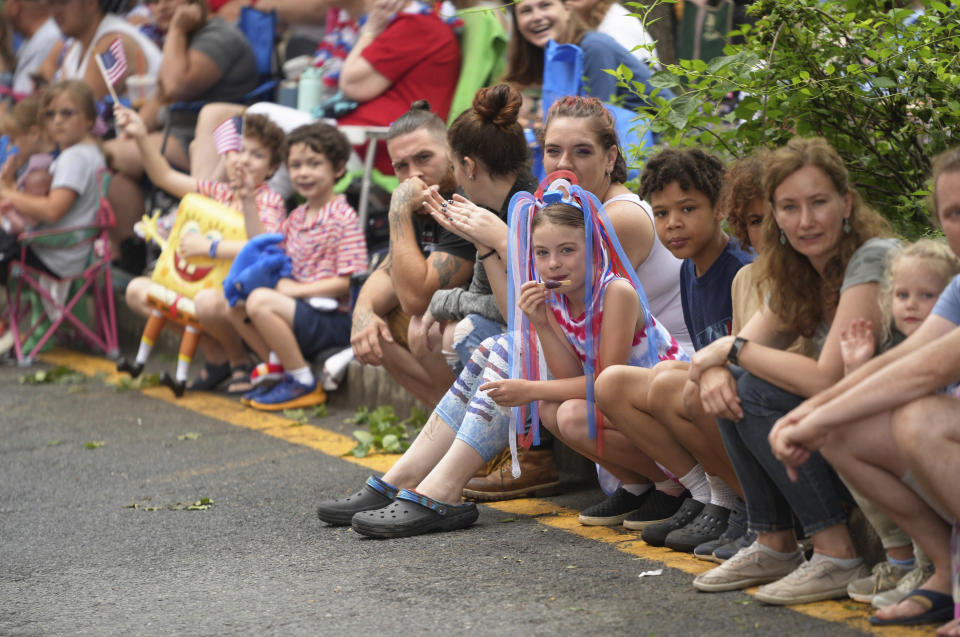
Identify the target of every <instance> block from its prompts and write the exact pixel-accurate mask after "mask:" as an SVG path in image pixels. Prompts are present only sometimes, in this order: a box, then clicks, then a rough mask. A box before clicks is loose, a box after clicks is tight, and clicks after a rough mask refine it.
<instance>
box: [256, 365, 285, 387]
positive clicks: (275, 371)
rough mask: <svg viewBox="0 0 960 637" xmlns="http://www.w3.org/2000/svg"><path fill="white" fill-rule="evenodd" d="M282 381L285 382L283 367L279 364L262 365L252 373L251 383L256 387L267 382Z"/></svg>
mask: <svg viewBox="0 0 960 637" xmlns="http://www.w3.org/2000/svg"><path fill="white" fill-rule="evenodd" d="M281 380H283V365H280V364H278V363H260V364H259V365H257V366H256V367H254V368H253V371H252V372H250V383H251V384H252V385H253V386H254V387H256V386H258V385H260V384H261V383H265V382H267V381H275V382H278V381H281ZM248 393H249V392H248Z"/></svg>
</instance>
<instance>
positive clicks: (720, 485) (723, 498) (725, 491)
mask: <svg viewBox="0 0 960 637" xmlns="http://www.w3.org/2000/svg"><path fill="white" fill-rule="evenodd" d="M707 482H709V483H710V504H715V505H717V506H719V507H723V508H724V509H730V510H733V508H734V506H735V503H736V501H737V494H736V493H734V492H733V489H731V488H730V485H728V484H727V483H726V482H724V481H723V478H721V477H720V476H711V475H707Z"/></svg>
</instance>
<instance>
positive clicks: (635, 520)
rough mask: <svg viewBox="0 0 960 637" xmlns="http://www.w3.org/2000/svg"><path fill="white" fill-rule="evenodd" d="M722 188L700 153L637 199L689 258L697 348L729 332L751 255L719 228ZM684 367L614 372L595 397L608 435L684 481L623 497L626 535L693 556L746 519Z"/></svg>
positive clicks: (688, 296) (645, 179)
mask: <svg viewBox="0 0 960 637" xmlns="http://www.w3.org/2000/svg"><path fill="white" fill-rule="evenodd" d="M723 179H724V166H723V163H722V162H721V161H720V160H719V159H717V158H716V157H713V156H711V155H708V154H707V153H704V152H703V151H700V150H697V149H685V150H674V149H669V150H665V151H663V152H661V153H659V154H658V155H656V156H655V157H653V158H652V159H651V160H650V161H649V162H648V163H647V165H646V167H645V169H644V171H643V174H642V175H641V178H640V196H641V197H643V198H644V199H646V200H647V201H648V202H650V204H651V207H652V208H653V217H654V224H655V225H656V230H657V236H658V237H659V239H660V241H661V242H662V243H663V244H664V245H665V246H666V247H667V249H668V250H670V252H671V253H673V255H674V256H676V257H677V258H680V259H683V264H682V266H681V270H680V290H681V302H682V305H683V317H684V322H685V323H686V325H687V329H688V330H689V333H690V336H691V338H692V340H693V344H694V347H695V348H696V349H700V348H701V347H703V346H705V345H708V344H709V343H710V342H712V341H713V340H714V339H716V338H719V337H721V336H726V335H728V334H729V333H730V329H731V322H732V317H733V306H732V302H731V296H730V287H731V283H732V282H733V278H734V276H736V274H737V272H738V271H739V269H740V268H741V267H742V266H743V265H744V264H747V263H750V262H751V261H753V258H754V253H753V251H752V250H744V249H742V248H741V246H740V243H739V242H738V241H737V240H736V239H735V238H733V237H731V236H729V235H727V233H726V232H724V231H723V228H722V226H721V222H722V220H723V218H724V216H725V214H726V211H725V210H722V209H720V207H718V206H717V202H718V199H719V197H720V191H721V187H722V185H723ZM688 368H689V364H687V363H676V362H665V363H661V364H659V365H657V366H656V367H654V368H653V369H652V370H647V369H638V370H637V371H633V370H628V369H626V368H623V367H611V368H609V369H607V370H604V372H603V373H602V374H601V375H600V376H599V377H598V378H597V385H596V390H597V404H598V405H599V406H600V409H601V411H603V413H604V415H605V416H606V418H607V421H608V424H609V426H611V427H614V428H617V429H619V430H620V431H621V432H622V433H624V435H626V436H627V437H628V438H629V439H630V440H631V442H633V443H634V444H635V445H636V446H637V447H638V448H639V449H641V450H642V451H643V452H645V453H646V454H647V455H648V456H650V458H652V459H653V460H655V461H656V462H657V463H658V464H659V465H660V466H661V467H663V468H665V469H666V470H667V471H669V472H670V473H671V474H672V475H674V476H677V477H678V480H679V482H680V484H679V485H677V484H674V485H670V486H669V487H668V488H661V487H660V485H658V488H657V490H655V491H653V492H652V493H650V491H649V490H647V492H646V493H649V494H650V495H647V496H646V498H645V499H641V498H643V496H644V495H646V494H645V493H641V494H640V497H639V498H637V497H636V496H635V497H634V498H627V497H625V495H624V494H620V499H621V500H623V501H624V502H628V504H627V507H626V508H629V507H631V506H633V507H636V508H635V510H634V511H633V512H632V513H630V514H629V515H627V517H626V518H625V519H624V521H623V524H624V526H625V527H627V528H630V529H642V530H643V539H644V541H646V542H647V543H648V544H651V545H654V546H664V545H666V546H669V547H670V548H673V549H676V550H682V551H687V552H690V551H692V550H693V549H694V547H696V546H697V545H698V544H701V543H703V542H707V541H710V540H714V539H716V538H717V537H719V536H720V535H721V534H722V533H723V532H724V531H725V530H726V528H727V523H728V519H729V517H730V511H731V509H734V508H737V507H740V508H741V511H742V502H739V503H738V498H737V497H736V494H737V491H736V490H738V489H739V486H738V485H737V481H736V475H735V474H734V472H733V469H732V467H731V465H730V461H729V459H727V458H726V454H725V452H724V448H723V443H722V441H721V440H720V434H719V431H718V430H717V427H716V424H715V422H714V421H713V419H712V418H709V417H706V416H705V415H704V414H703V413H702V410H701V409H700V406H699V401H686V402H685V400H684V398H685V391H684V389H685V386H686V384H687V375H688V374H687V371H688ZM624 396H628V397H629V398H628V399H627V400H623V397H624ZM681 485H682V486H681ZM731 485H732V487H733V488H731ZM631 488H632V489H633V490H636V485H624V486H623V487H621V489H624V490H626V491H628V492H629V491H630V490H631ZM684 490H687V491H689V497H685V496H686V495H687V494H686V493H685V492H684ZM617 495H618V494H617V493H615V494H614V496H613V497H617ZM631 502H632V503H631ZM584 513H587V512H586V511H585V512H584Z"/></svg>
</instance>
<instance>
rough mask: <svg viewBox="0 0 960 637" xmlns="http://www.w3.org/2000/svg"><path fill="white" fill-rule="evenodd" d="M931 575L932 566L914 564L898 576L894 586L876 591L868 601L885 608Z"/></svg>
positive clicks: (896, 602)
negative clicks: (898, 579)
mask: <svg viewBox="0 0 960 637" xmlns="http://www.w3.org/2000/svg"><path fill="white" fill-rule="evenodd" d="M932 575H933V567H932V566H930V565H929V564H924V565H920V566H915V567H913V569H912V570H911V571H910V572H908V573H907V574H906V575H904V576H903V577H901V578H900V581H899V582H897V585H896V587H895V588H893V589H892V590H889V591H884V592H882V593H877V594H876V595H874V596H873V599H872V600H870V603H871V604H872V605H873V607H874V608H876V609H878V610H879V609H881V608H886V607H887V606H893V605H894V604H899V603H900V602H901V601H903V600H904V599H906V597H907V595H909V594H910V593H911V592H913V590H914V589H917V588H920V585H921V584H923V583H924V582H926V581H927V580H928V579H930V577H931V576H932Z"/></svg>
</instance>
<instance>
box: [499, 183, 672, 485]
mask: <svg viewBox="0 0 960 637" xmlns="http://www.w3.org/2000/svg"><path fill="white" fill-rule="evenodd" d="M553 203H565V204H568V205H570V206H573V207H574V208H577V209H579V210H580V211H581V212H582V213H583V215H584V239H585V247H586V250H585V252H586V254H585V260H586V263H587V272H588V276H587V277H586V280H585V282H584V307H585V312H584V331H585V336H586V338H585V343H584V349H585V354H586V356H585V362H584V376H585V377H586V399H587V426H588V429H589V434H590V437H591V438H594V439H596V441H597V453H598V454H602V452H603V418H602V415H601V414H598V413H597V412H596V407H595V400H594V387H593V385H594V379H595V377H596V374H597V373H599V372H600V369H598V367H599V365H600V360H599V344H600V318H601V316H602V308H603V298H604V292H605V290H606V287H607V284H608V283H609V281H610V280H612V279H613V278H623V279H626V280H629V281H630V283H631V284H632V286H633V288H634V290H636V292H637V296H638V297H639V299H640V303H641V307H642V309H643V320H644V327H645V332H646V335H647V339H646V342H647V347H648V351H647V352H646V353H645V354H644V356H643V357H642V358H643V359H644V360H645V361H647V362H648V363H649V364H650V366H652V365H653V364H655V363H656V362H657V361H659V360H663V359H665V358H670V355H671V354H672V353H673V352H674V350H675V349H676V347H677V346H676V342H675V341H673V339H672V338H670V336H669V333H667V332H666V331H664V330H662V329H657V324H656V322H655V320H654V317H653V314H652V313H651V312H650V309H649V307H650V304H649V302H648V300H647V296H646V293H645V292H644V290H643V286H642V285H641V284H640V281H639V279H638V278H637V274H636V271H635V270H634V268H633V265H632V264H631V262H630V260H629V259H628V258H627V256H626V253H625V252H624V250H623V247H622V246H621V245H620V241H619V239H618V238H617V234H616V231H615V230H614V227H613V224H612V223H611V221H610V218H609V216H608V215H607V213H606V211H605V210H604V207H603V204H602V203H601V202H600V200H599V199H597V198H596V196H594V195H593V194H592V193H590V192H588V191H586V190H584V189H583V188H581V187H580V186H579V185H577V178H576V175H575V174H573V173H572V172H570V171H557V172H554V173H551V174H550V175H548V176H547V177H546V179H544V180H543V181H542V182H541V183H540V187H539V188H538V189H537V191H536V193H534V194H530V193H528V192H518V193H517V194H515V195H514V196H513V198H512V199H511V200H510V208H509V215H508V228H509V229H508V236H507V251H508V277H507V295H508V303H507V307H508V308H510V310H509V314H508V316H507V323H508V333H509V334H510V337H511V338H510V342H509V347H510V349H509V350H508V353H509V361H508V362H509V366H510V378H515V379H517V378H524V379H528V380H540V379H545V378H547V377H548V370H547V366H546V363H545V360H544V358H543V353H542V352H541V351H540V347H539V342H538V340H537V337H536V330H535V328H533V327H532V326H531V325H530V321H529V319H528V318H527V316H526V315H525V314H524V313H523V311H522V310H521V309H520V308H519V306H518V304H517V302H518V300H519V293H520V288H521V286H522V285H523V284H524V283H526V282H527V281H539V280H540V274H539V272H537V268H536V262H535V259H534V254H533V220H534V217H535V216H536V215H537V214H539V213H540V211H541V210H542V209H543V208H544V207H545V206H548V205H550V204H553ZM549 303H550V305H551V309H552V310H553V311H555V312H559V313H560V314H561V315H562V316H564V317H565V319H569V318H572V317H569V311H568V306H567V303H566V302H565V299H561V298H560V295H552V296H551V297H550V299H549ZM567 338H568V339H570V336H568V337H567ZM528 414H529V416H530V418H529V420H530V428H529V430H527V431H524V432H523V433H522V434H520V435H518V432H520V431H522V430H523V426H524V423H525V421H526V420H527V415H528ZM539 437H540V432H539V409H538V404H537V402H536V401H535V402H533V403H531V404H530V405H529V406H524V407H519V408H517V409H515V410H514V411H513V417H512V419H511V422H510V433H509V440H510V454H511V457H512V467H511V468H512V471H513V475H514V477H517V476H519V475H520V465H519V462H518V460H517V442H518V438H519V442H520V444H522V445H523V446H524V447H527V448H529V447H530V445H531V444H537V443H539Z"/></svg>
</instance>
